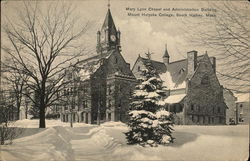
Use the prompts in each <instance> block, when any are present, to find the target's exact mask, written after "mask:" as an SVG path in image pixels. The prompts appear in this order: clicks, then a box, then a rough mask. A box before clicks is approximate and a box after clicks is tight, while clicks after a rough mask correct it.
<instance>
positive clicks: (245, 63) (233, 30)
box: [184, 1, 250, 92]
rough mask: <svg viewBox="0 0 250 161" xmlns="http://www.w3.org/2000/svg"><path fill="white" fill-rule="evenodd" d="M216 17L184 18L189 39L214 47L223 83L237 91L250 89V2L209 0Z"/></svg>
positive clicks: (192, 41)
mask: <svg viewBox="0 0 250 161" xmlns="http://www.w3.org/2000/svg"><path fill="white" fill-rule="evenodd" d="M208 6H209V7H210V8H213V9H215V12H213V13H214V14H215V17H213V18H211V17H210V18H203V19H202V21H199V22H198V21H197V23H196V22H195V21H184V23H185V25H184V26H185V30H186V31H187V32H188V34H187V36H188V37H187V39H188V41H189V42H191V43H192V44H194V45H197V46H204V47H206V48H208V50H211V49H212V50H211V51H212V52H213V53H210V54H214V56H216V58H217V60H218V67H219V68H218V70H217V74H218V76H219V79H220V80H221V81H222V83H223V85H225V86H227V88H229V89H231V90H233V91H236V92H249V85H250V84H249V83H250V80H249V78H250V75H249V71H250V66H249V64H250V29H249V26H250V17H249V15H250V4H249V2H247V1H245V2H242V1H241V2H240V3H238V2H237V3H235V2H230V1H226V2H225V1H223V2H209V3H208Z"/></svg>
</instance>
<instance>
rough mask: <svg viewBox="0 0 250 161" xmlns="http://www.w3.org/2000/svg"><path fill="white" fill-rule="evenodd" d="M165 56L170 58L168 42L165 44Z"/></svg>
mask: <svg viewBox="0 0 250 161" xmlns="http://www.w3.org/2000/svg"><path fill="white" fill-rule="evenodd" d="M163 58H169V54H168V49H167V44H165V52H164V55H163Z"/></svg>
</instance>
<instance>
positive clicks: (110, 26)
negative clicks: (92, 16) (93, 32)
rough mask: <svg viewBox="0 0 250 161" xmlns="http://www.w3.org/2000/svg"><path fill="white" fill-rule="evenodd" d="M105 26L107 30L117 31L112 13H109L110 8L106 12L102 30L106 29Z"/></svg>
mask: <svg viewBox="0 0 250 161" xmlns="http://www.w3.org/2000/svg"><path fill="white" fill-rule="evenodd" d="M106 28H108V29H109V30H115V31H117V30H116V27H115V23H114V21H113V18H112V15H111V12H110V9H108V12H107V14H106V17H105V20H104V23H103V25H102V30H103V29H106Z"/></svg>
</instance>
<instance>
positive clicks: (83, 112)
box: [60, 9, 137, 123]
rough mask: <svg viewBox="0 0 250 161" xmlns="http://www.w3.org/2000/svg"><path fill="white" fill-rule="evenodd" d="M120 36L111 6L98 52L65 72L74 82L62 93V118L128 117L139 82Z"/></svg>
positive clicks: (99, 36) (98, 35)
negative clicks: (122, 51) (122, 50)
mask: <svg viewBox="0 0 250 161" xmlns="http://www.w3.org/2000/svg"><path fill="white" fill-rule="evenodd" d="M120 39H121V32H120V31H119V30H117V29H116V26H115V23H114V21H113V18H112V15H111V12H110V9H108V11H107V14H106V17H105V20H104V23H103V25H102V27H101V30H100V31H98V32H97V46H96V54H95V55H93V56H91V57H89V58H87V59H84V60H81V61H79V62H77V64H76V65H75V66H74V67H72V68H70V69H68V70H67V71H66V77H65V79H64V81H70V80H71V81H70V82H72V83H70V84H69V85H68V88H65V90H64V91H63V93H62V95H63V97H64V98H63V99H64V100H65V101H63V103H62V104H61V105H60V106H62V112H61V120H62V121H65V122H67V121H70V119H71V118H72V119H73V121H78V122H85V123H99V121H101V122H104V121H126V120H127V114H126V111H127V109H128V107H129V103H130V100H129V98H130V96H131V94H132V91H133V89H134V86H135V84H136V83H137V81H136V79H135V76H134V75H133V73H132V71H131V70H130V64H129V63H127V62H126V61H125V60H124V58H123V56H122V54H121V46H120Z"/></svg>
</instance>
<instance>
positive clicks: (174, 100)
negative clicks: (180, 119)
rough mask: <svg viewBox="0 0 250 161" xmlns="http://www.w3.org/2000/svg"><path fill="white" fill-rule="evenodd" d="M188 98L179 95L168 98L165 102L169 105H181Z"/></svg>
mask: <svg viewBox="0 0 250 161" xmlns="http://www.w3.org/2000/svg"><path fill="white" fill-rule="evenodd" d="M185 96H186V94H178V95H171V96H168V97H167V98H166V99H165V100H164V102H165V103H168V104H173V103H179V102H181V101H182V100H183V98H184V97H185Z"/></svg>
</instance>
